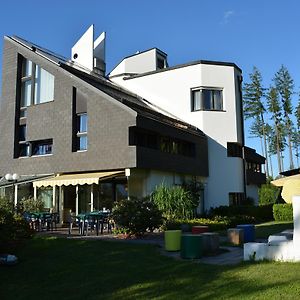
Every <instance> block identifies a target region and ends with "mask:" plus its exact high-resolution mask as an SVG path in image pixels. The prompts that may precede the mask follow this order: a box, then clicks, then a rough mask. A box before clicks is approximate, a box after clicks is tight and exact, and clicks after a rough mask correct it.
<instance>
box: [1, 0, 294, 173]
mask: <svg viewBox="0 0 300 300" xmlns="http://www.w3.org/2000/svg"><path fill="white" fill-rule="evenodd" d="M91 24H94V25H95V30H96V35H99V34H100V33H101V32H102V31H106V41H107V43H106V47H107V48H106V60H107V61H106V63H107V71H110V70H111V69H112V68H113V67H114V66H115V65H117V64H118V63H119V62H120V60H121V59H122V58H123V57H125V56H127V55H131V54H133V53H135V52H136V51H142V50H145V49H149V48H152V47H157V48H159V49H161V50H163V51H164V52H166V53H168V62H169V65H170V66H172V65H176V64H181V63H186V62H189V61H193V60H200V59H203V60H217V61H229V62H234V63H236V64H237V65H238V66H239V67H240V68H241V69H242V70H243V77H244V82H248V81H249V73H250V72H251V71H252V69H253V66H254V65H255V66H256V67H258V68H259V70H260V71H261V73H262V76H263V79H264V85H265V86H266V87H268V86H269V85H270V84H271V80H272V78H273V76H274V74H275V72H276V71H278V69H279V68H280V66H281V65H282V64H283V65H285V66H286V67H287V68H288V70H289V71H290V73H291V75H292V77H293V79H294V81H295V92H299V90H300V78H299V76H300V52H299V49H300V39H299V28H300V1H297V0H286V1H282V0H251V1H250V0H248V1H240V0H210V1H204V0H185V1H180V0H151V1H150V0H126V1H124V0H110V1H107V0H106V1H103V0H98V1H96V0H84V1H79V0H72V1H70V0H65V1H62V0H60V1H57V0H51V1H43V0H39V1H36V0H27V1H21V0H20V1H16V0H10V1H3V3H1V9H0V37H1V39H0V59H1V61H0V69H1V70H2V48H3V38H2V37H3V36H4V35H18V36H20V37H23V38H25V39H27V40H29V41H31V42H33V43H36V44H38V45H40V46H43V47H45V48H47V49H50V50H52V51H54V52H56V53H59V54H62V55H64V56H66V57H70V56H71V54H70V52H71V47H72V46H73V45H74V44H75V42H76V41H77V40H78V39H79V38H80V36H81V35H82V34H83V33H84V32H85V30H86V29H87V28H88V27H89V26H90V25H91ZM0 87H1V75H0ZM297 101H298V96H297V95H296V94H295V95H294V99H293V104H294V106H295V105H296V104H297ZM248 127H249V122H246V144H247V145H248V146H250V147H254V148H256V150H257V151H258V152H261V150H260V144H259V141H258V140H257V139H254V138H249V134H248V130H247V129H248ZM287 156H288V155H287V154H286V155H285V169H287V168H288V163H287ZM273 164H274V169H275V170H274V171H275V173H276V169H277V167H276V166H275V164H276V159H275V157H274V159H273Z"/></svg>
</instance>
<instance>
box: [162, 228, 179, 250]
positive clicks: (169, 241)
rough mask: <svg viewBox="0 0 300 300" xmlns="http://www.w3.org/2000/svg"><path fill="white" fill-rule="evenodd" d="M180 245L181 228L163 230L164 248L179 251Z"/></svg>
mask: <svg viewBox="0 0 300 300" xmlns="http://www.w3.org/2000/svg"><path fill="white" fill-rule="evenodd" d="M180 245H181V230H166V231H165V250H166V251H179V250H180Z"/></svg>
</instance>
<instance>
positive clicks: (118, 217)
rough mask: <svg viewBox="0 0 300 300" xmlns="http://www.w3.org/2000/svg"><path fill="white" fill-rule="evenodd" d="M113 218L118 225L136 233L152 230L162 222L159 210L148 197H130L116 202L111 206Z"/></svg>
mask: <svg viewBox="0 0 300 300" xmlns="http://www.w3.org/2000/svg"><path fill="white" fill-rule="evenodd" d="M113 218H114V221H115V222H116V224H117V226H118V227H121V228H123V229H125V230H127V232H129V233H131V234H136V235H140V234H143V233H145V232H146V231H147V230H150V231H153V230H154V229H155V228H159V227H160V226H161V224H162V222H163V218H162V214H161V212H160V210H159V209H158V207H157V206H156V205H155V203H153V202H152V201H151V199H150V198H149V197H146V198H142V199H138V198H134V197H131V198H130V199H124V200H121V201H119V202H117V204H116V205H115V207H114V208H113Z"/></svg>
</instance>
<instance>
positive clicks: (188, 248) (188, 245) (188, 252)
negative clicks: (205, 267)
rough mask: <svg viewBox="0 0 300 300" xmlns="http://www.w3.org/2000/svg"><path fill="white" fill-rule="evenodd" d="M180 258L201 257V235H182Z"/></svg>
mask: <svg viewBox="0 0 300 300" xmlns="http://www.w3.org/2000/svg"><path fill="white" fill-rule="evenodd" d="M180 255H181V257H182V258H200V257H202V235H200V234H183V235H182V236H181V252H180Z"/></svg>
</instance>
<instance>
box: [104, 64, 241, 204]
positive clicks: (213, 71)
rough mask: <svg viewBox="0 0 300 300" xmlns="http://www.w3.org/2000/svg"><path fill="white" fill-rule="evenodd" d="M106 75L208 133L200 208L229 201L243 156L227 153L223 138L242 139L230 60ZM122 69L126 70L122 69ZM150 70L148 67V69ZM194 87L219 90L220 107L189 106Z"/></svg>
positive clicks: (238, 180) (237, 75) (237, 183)
mask: <svg viewBox="0 0 300 300" xmlns="http://www.w3.org/2000/svg"><path fill="white" fill-rule="evenodd" d="M117 68H118V67H116V69H115V70H113V71H112V72H111V75H112V74H114V76H112V77H111V78H110V79H111V80H112V81H114V82H116V83H118V84H119V85H121V86H123V87H124V88H126V89H128V90H130V91H131V92H133V93H136V94H138V95H139V96H141V97H143V98H144V99H146V100H148V101H150V102H151V103H153V104H154V105H157V106H158V107H160V108H162V109H163V110H165V111H167V112H169V113H171V114H172V115H174V116H176V117H177V118H179V119H181V120H183V121H185V122H187V123H189V124H191V125H194V126H196V127H198V128H199V129H201V130H202V131H203V132H204V133H205V134H206V135H207V137H208V156H209V177H208V178H207V185H206V188H207V190H206V199H205V209H209V208H210V207H215V206H219V205H228V204H229V193H244V167H243V159H242V158H239V157H227V143H228V142H234V143H239V144H241V145H242V144H243V128H242V122H243V120H242V113H241V99H240V92H239V88H240V87H239V84H240V83H239V80H240V76H241V73H240V71H239V70H238V69H237V68H236V67H235V66H233V65H218V64H216V65H213V64H211V63H209V64H205V63H201V62H199V63H195V64H190V65H185V66H180V67H178V68H170V69H166V70H162V71H159V72H150V73H146V74H143V75H141V76H133V77H131V78H128V79H126V77H125V78H124V76H122V75H121V74H120V75H121V76H116V75H117V73H118V72H116V71H117ZM122 71H123V73H127V72H126V69H124V70H122ZM149 71H150V70H149ZM195 88H217V89H220V90H222V93H223V110H222V111H204V110H199V111H192V107H191V92H192V90H193V89H195Z"/></svg>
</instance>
